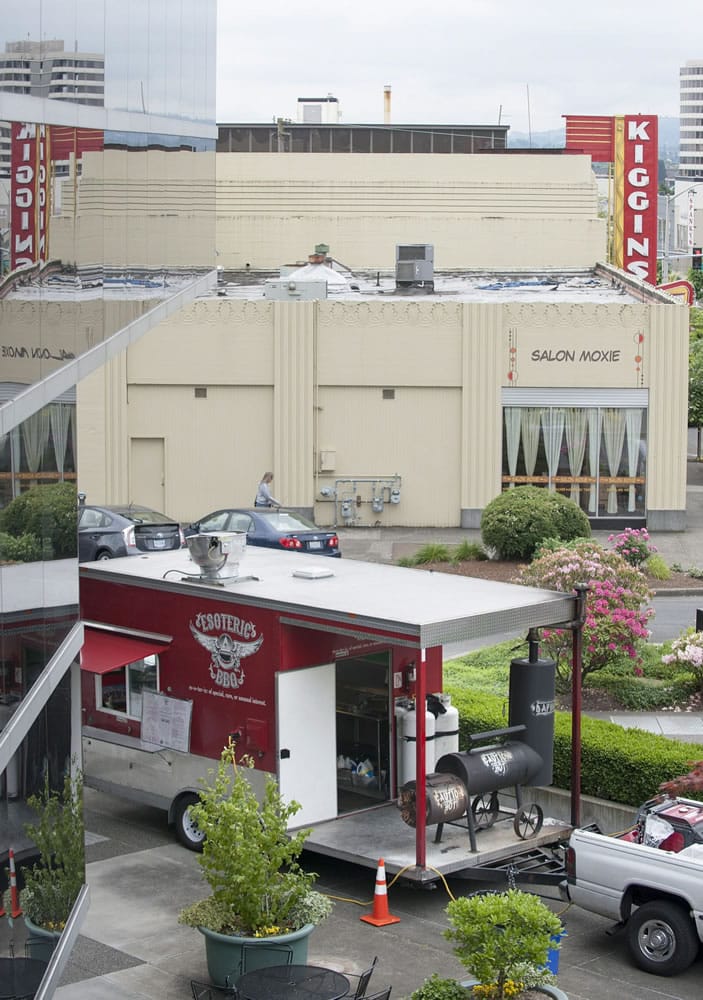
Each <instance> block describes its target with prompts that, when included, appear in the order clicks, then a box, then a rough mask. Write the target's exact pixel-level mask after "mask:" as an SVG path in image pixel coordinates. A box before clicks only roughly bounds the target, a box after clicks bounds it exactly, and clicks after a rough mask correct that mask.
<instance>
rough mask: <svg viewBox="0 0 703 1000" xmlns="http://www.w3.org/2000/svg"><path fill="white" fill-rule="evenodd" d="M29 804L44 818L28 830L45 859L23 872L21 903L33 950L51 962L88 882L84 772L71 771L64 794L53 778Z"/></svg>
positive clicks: (32, 954)
mask: <svg viewBox="0 0 703 1000" xmlns="http://www.w3.org/2000/svg"><path fill="white" fill-rule="evenodd" d="M27 804H28V805H29V806H30V807H31V808H32V809H34V810H35V811H36V813H37V816H38V819H37V822H36V823H27V824H26V825H25V832H26V833H27V835H28V836H29V837H30V838H31V839H32V841H33V842H34V844H35V845H36V847H37V850H38V852H39V860H38V861H37V862H36V863H35V864H34V865H32V866H31V867H29V868H25V869H24V871H23V876H24V886H23V888H22V889H21V891H20V895H19V901H20V907H21V909H22V913H23V915H24V922H25V926H26V928H27V930H28V932H29V937H28V939H27V952H28V954H29V955H30V956H31V957H32V958H39V959H41V960H42V961H45V962H48V961H49V958H50V957H51V953H52V952H53V950H54V948H55V947H56V943H57V941H58V939H59V937H60V936H61V931H62V930H63V928H64V926H65V925H66V921H67V920H68V917H69V915H70V913H71V910H72V908H73V904H74V903H75V901H76V899H77V897H78V894H79V892H80V891H81V888H82V886H83V884H84V882H85V849H84V845H85V833H84V825H83V776H82V774H81V772H80V771H77V772H76V773H75V774H74V776H73V777H72V776H71V774H70V773H69V772H67V773H66V775H65V777H64V784H63V790H62V792H61V793H59V792H56V791H53V790H51V789H50V788H49V779H48V777H47V778H46V780H45V783H44V788H43V789H42V792H41V794H40V795H32V796H30V798H29V799H27Z"/></svg>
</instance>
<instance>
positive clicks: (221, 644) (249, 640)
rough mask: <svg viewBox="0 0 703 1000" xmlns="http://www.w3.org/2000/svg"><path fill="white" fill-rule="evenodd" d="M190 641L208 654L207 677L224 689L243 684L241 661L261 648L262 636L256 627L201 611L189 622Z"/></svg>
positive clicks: (229, 617)
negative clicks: (193, 640)
mask: <svg viewBox="0 0 703 1000" xmlns="http://www.w3.org/2000/svg"><path fill="white" fill-rule="evenodd" d="M189 626H190V631H191V632H192V634H193V638H194V639H195V640H196V641H197V642H199V643H200V645H201V646H204V647H205V649H207V651H208V652H209V653H210V668H209V669H210V677H211V678H212V680H213V682H214V683H215V684H219V685H220V687H223V688H232V689H236V688H238V687H241V686H242V684H243V683H244V676H245V675H244V668H243V667H242V660H243V659H244V658H245V657H246V656H252V655H253V654H254V653H256V652H258V651H259V649H261V644H262V643H263V641H264V637H263V635H259V636H257V634H256V625H254V623H253V622H248V621H243V620H242V619H241V618H237V617H236V616H235V615H227V614H221V613H218V612H216V613H211V612H207V613H205V612H200V613H199V614H197V615H196V616H195V620H194V621H191V622H189Z"/></svg>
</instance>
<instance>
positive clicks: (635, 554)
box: [608, 528, 657, 566]
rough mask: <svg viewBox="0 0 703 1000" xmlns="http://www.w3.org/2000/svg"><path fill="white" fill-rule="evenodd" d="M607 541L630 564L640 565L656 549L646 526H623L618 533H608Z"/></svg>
mask: <svg viewBox="0 0 703 1000" xmlns="http://www.w3.org/2000/svg"><path fill="white" fill-rule="evenodd" d="M608 541H609V542H612V543H613V546H614V548H615V551H616V552H618V553H619V554H620V555H621V556H622V557H623V559H625V560H627V562H629V564H630V565H631V566H641V565H642V563H645V562H646V561H647V560H648V559H649V557H650V556H651V555H653V554H654V553H655V552H656V551H657V548H656V546H655V545H652V543H651V542H650V540H649V532H648V531H647V529H646V528H625V530H624V531H621V532H620V534H619V535H608Z"/></svg>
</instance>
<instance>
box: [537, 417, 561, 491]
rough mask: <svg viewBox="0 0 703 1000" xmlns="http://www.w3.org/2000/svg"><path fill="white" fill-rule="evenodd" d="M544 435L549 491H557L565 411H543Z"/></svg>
mask: <svg viewBox="0 0 703 1000" xmlns="http://www.w3.org/2000/svg"><path fill="white" fill-rule="evenodd" d="M541 420H542V433H543V434H544V450H545V452H546V455H547V470H548V472H549V489H550V490H555V489H556V485H555V483H554V476H556V474H557V470H558V468H559V455H560V454H561V442H562V440H563V438H564V410H563V409H562V408H561V407H559V406H552V407H549V408H548V409H544V410H542V414H541Z"/></svg>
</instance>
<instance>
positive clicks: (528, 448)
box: [520, 406, 540, 476]
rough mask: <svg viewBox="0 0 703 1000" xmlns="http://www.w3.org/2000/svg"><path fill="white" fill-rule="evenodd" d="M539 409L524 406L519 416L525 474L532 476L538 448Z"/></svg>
mask: <svg viewBox="0 0 703 1000" xmlns="http://www.w3.org/2000/svg"><path fill="white" fill-rule="evenodd" d="M539 415H540V411H539V409H538V408H537V407H536V406H526V407H525V408H524V409H523V411H522V415H521V418H520V428H521V430H522V452H523V455H524V456H525V474H526V475H528V476H534V474H535V465H536V464H537V449H538V448H539V428H540V416H539Z"/></svg>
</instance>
